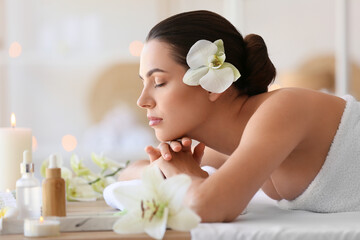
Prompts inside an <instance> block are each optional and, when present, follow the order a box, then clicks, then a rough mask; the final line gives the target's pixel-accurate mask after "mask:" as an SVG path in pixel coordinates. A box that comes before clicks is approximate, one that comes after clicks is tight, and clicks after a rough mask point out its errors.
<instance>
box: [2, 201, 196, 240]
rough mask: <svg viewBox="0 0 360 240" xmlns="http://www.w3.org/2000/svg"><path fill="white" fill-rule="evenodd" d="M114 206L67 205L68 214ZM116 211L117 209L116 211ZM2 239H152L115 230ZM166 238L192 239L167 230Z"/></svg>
mask: <svg viewBox="0 0 360 240" xmlns="http://www.w3.org/2000/svg"><path fill="white" fill-rule="evenodd" d="M112 211H114V210H113V209H112V208H110V207H109V206H107V205H106V203H105V202H104V201H96V202H68V203H67V205H66V212H67V215H68V216H71V215H77V214H82V213H94V212H112ZM114 212H115V211H114ZM0 239H1V240H15V239H16V240H17V239H28V240H36V239H39V240H44V239H65V240H66V239H75V240H77V239H89V240H103V239H104V240H106V239H151V238H150V237H149V236H148V235H147V234H145V233H143V234H116V233H114V232H113V231H87V232H62V233H61V234H60V236H57V237H46V238H45V237H42V238H40V237H39V238H36V237H24V235H22V234H16V235H0ZM164 239H172V240H180V239H181V240H183V239H191V235H190V232H179V231H173V230H167V231H166V233H165V236H164Z"/></svg>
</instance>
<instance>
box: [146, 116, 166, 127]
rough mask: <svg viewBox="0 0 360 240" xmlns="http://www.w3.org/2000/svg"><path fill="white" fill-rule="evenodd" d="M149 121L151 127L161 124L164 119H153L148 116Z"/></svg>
mask: <svg viewBox="0 0 360 240" xmlns="http://www.w3.org/2000/svg"><path fill="white" fill-rule="evenodd" d="M148 119H149V125H150V126H151V127H153V126H156V125H158V124H160V122H161V121H162V120H163V119H162V118H158V117H151V116H148Z"/></svg>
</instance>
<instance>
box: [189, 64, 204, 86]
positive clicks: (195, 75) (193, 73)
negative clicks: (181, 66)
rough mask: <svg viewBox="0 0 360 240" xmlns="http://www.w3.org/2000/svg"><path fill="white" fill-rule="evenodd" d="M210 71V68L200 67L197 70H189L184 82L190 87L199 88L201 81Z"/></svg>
mask: <svg viewBox="0 0 360 240" xmlns="http://www.w3.org/2000/svg"><path fill="white" fill-rule="evenodd" d="M208 71H209V68H208V67H200V68H197V69H191V68H189V70H187V72H186V73H185V75H184V78H183V82H184V83H185V84H187V85H190V86H197V85H199V80H200V78H202V77H203V76H205V74H207V73H208Z"/></svg>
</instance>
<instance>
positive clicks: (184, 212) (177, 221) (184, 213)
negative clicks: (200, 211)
mask: <svg viewBox="0 0 360 240" xmlns="http://www.w3.org/2000/svg"><path fill="white" fill-rule="evenodd" d="M200 221H201V218H200V217H199V216H198V215H197V214H196V213H195V212H194V211H192V210H191V209H190V208H187V207H184V208H182V209H181V210H180V211H178V213H177V214H176V215H174V216H170V217H169V220H168V224H167V225H168V227H169V228H171V229H174V230H178V231H189V230H190V229H192V228H195V227H196V226H197V225H199V223H200Z"/></svg>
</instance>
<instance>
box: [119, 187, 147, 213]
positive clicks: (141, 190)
mask: <svg viewBox="0 0 360 240" xmlns="http://www.w3.org/2000/svg"><path fill="white" fill-rule="evenodd" d="M113 193H114V197H115V198H116V200H117V201H118V202H120V203H121V204H122V205H123V206H124V208H125V209H132V208H140V202H141V199H152V198H154V197H153V195H152V194H151V192H150V191H149V189H147V188H145V187H144V185H138V186H135V187H134V186H131V185H122V186H118V187H117V188H115V189H114V191H113Z"/></svg>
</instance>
